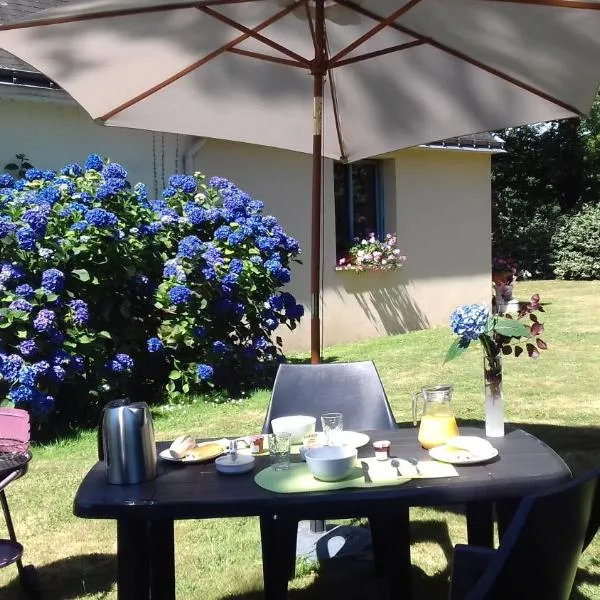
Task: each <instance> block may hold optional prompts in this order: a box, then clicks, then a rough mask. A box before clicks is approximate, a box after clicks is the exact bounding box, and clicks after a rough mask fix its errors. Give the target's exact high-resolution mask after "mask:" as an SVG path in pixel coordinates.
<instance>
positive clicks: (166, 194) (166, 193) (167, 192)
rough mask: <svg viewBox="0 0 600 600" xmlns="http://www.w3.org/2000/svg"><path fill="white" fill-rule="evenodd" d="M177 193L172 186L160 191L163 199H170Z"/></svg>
mask: <svg viewBox="0 0 600 600" xmlns="http://www.w3.org/2000/svg"><path fill="white" fill-rule="evenodd" d="M176 193H177V190H176V189H175V188H174V187H173V186H168V187H166V188H165V189H164V190H163V191H162V194H161V195H162V197H163V198H172V197H173V196H174V195H175V194H176Z"/></svg>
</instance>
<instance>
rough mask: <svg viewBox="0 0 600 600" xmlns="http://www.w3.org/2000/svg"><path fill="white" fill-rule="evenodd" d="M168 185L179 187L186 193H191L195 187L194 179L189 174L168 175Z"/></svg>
mask: <svg viewBox="0 0 600 600" xmlns="http://www.w3.org/2000/svg"><path fill="white" fill-rule="evenodd" d="M169 186H170V187H173V188H176V189H180V190H182V191H184V192H185V193H186V194H193V193H194V192H195V191H196V188H197V184H196V179H195V177H192V176H191V175H172V176H171V177H169Z"/></svg>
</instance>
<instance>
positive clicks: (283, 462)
mask: <svg viewBox="0 0 600 600" xmlns="http://www.w3.org/2000/svg"><path fill="white" fill-rule="evenodd" d="M291 442H292V434H291V433H285V432H281V433H272V434H271V435H270V436H269V455H270V456H271V466H272V467H273V470H275V471H285V470H286V469H289V468H290V450H291Z"/></svg>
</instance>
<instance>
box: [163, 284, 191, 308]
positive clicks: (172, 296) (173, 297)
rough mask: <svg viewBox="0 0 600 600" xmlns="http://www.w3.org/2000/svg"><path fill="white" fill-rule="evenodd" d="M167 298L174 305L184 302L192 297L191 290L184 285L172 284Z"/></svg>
mask: <svg viewBox="0 0 600 600" xmlns="http://www.w3.org/2000/svg"><path fill="white" fill-rule="evenodd" d="M168 296H169V300H170V301H171V302H172V303H173V304H175V305H176V306H178V305H180V304H186V303H187V302H188V301H189V299H190V298H191V297H192V292H191V290H190V289H189V288H187V287H185V285H174V286H173V287H172V288H171V289H170V290H169V294H168Z"/></svg>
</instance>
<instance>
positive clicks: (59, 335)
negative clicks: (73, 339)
mask: <svg viewBox="0 0 600 600" xmlns="http://www.w3.org/2000/svg"><path fill="white" fill-rule="evenodd" d="M49 339H50V341H51V342H52V343H53V344H56V345H57V346H60V344H62V343H63V342H64V341H65V334H64V333H63V332H62V331H59V330H58V329H52V330H51V331H50V338H49Z"/></svg>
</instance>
